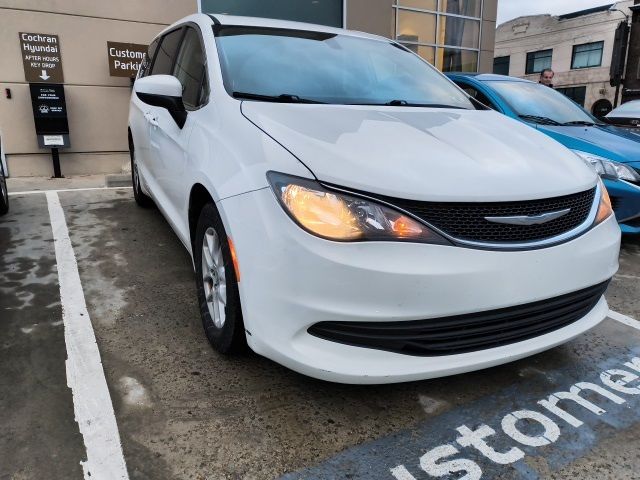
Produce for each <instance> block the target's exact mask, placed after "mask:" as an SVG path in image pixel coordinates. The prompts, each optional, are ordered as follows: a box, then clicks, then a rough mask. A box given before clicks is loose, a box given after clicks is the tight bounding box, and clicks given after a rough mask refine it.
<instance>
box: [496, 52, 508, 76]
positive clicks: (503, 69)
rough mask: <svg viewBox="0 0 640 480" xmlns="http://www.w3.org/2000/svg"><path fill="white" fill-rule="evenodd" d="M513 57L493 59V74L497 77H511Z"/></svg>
mask: <svg viewBox="0 0 640 480" xmlns="http://www.w3.org/2000/svg"><path fill="white" fill-rule="evenodd" d="M510 66H511V57H509V56H507V57H496V58H494V59H493V73H495V74H497V75H509V67H510Z"/></svg>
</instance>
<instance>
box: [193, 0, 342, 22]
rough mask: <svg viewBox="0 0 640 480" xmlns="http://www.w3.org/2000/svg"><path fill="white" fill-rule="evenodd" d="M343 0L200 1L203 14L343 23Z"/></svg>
mask: <svg viewBox="0 0 640 480" xmlns="http://www.w3.org/2000/svg"><path fill="white" fill-rule="evenodd" d="M342 2H343V0H278V1H277V2H266V1H265V0H200V9H201V11H202V12H203V13H227V14H230V15H245V16H249V17H263V18H277V19H279V20H293V21H297V22H308V23H317V24H320V25H328V26H330V27H338V28H341V27H342V26H343V13H344V12H343V8H344V7H343V4H342Z"/></svg>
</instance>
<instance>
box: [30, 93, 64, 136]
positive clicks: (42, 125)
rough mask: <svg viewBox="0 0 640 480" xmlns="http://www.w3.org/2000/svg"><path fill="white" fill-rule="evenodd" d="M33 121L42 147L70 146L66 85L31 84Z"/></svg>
mask: <svg viewBox="0 0 640 480" xmlns="http://www.w3.org/2000/svg"><path fill="white" fill-rule="evenodd" d="M29 89H30V90H31V106H32V108H33V121H34V123H35V126H36V135H37V136H38V145H39V146H40V148H52V147H55V148H63V147H69V146H70V145H69V123H68V121H67V104H66V101H65V97H64V86H63V85H60V84H47V85H44V84H38V83H31V84H29Z"/></svg>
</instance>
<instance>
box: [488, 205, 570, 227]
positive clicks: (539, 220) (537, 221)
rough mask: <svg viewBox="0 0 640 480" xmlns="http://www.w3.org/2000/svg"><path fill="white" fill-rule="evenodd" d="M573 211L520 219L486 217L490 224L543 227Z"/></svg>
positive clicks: (567, 210)
mask: <svg viewBox="0 0 640 480" xmlns="http://www.w3.org/2000/svg"><path fill="white" fill-rule="evenodd" d="M570 211H571V209H570V208H565V209H564V210H558V211H557V212H549V213H541V214H540V215H531V216H526V215H524V216H520V217H484V219H485V220H486V221H488V222H492V223H504V224H506V225H542V224H543V223H547V222H550V221H551V220H555V219H556V218H560V217H564V216H565V215H566V214H567V213H569V212H570Z"/></svg>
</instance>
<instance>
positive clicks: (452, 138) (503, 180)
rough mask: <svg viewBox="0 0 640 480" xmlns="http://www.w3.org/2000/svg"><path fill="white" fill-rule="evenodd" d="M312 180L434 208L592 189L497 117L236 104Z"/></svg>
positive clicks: (567, 161)
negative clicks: (442, 204) (308, 172)
mask: <svg viewBox="0 0 640 480" xmlns="http://www.w3.org/2000/svg"><path fill="white" fill-rule="evenodd" d="M242 112H243V114H244V115H245V117H246V118H247V119H248V120H249V121H251V122H252V123H254V124H255V125H256V126H257V127H258V128H260V129H261V130H262V131H264V132H265V133H267V134H268V135H269V136H271V137H272V138H273V139H274V140H276V141H277V142H278V143H280V144H281V145H282V146H283V147H285V148H286V149H287V150H289V151H290V152H291V153H292V154H293V155H295V156H296V157H297V158H298V159H299V160H300V161H301V162H302V163H303V164H304V165H306V166H307V168H309V169H310V170H311V172H312V173H313V174H314V175H315V176H316V178H318V180H320V181H323V182H326V183H332V184H335V185H340V186H344V187H349V188H352V189H357V190H362V191H367V192H371V193H377V194H381V195H388V196H392V197H402V198H410V199H414V200H431V201H501V200H531V199H537V198H545V197H553V196H560V195H566V194H569V193H575V192H578V191H581V190H586V189H588V188H591V187H593V185H595V183H596V175H595V173H594V171H593V170H592V169H590V168H589V167H588V166H586V165H585V164H584V162H582V161H581V160H580V159H578V157H577V156H576V155H574V154H572V153H571V152H569V151H568V150H566V149H565V148H564V147H562V146H561V145H559V144H558V143H557V142H555V141H554V140H552V139H551V138H549V137H547V136H545V135H542V134H539V132H536V131H535V130H532V129H531V128H529V127H527V126H526V125H524V124H522V123H520V122H518V121H515V120H512V119H509V118H507V117H504V116H503V115H500V114H498V113H495V112H489V111H475V110H456V109H433V108H412V107H384V106H383V107H372V106H345V105H302V104H282V103H268V102H243V104H242Z"/></svg>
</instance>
